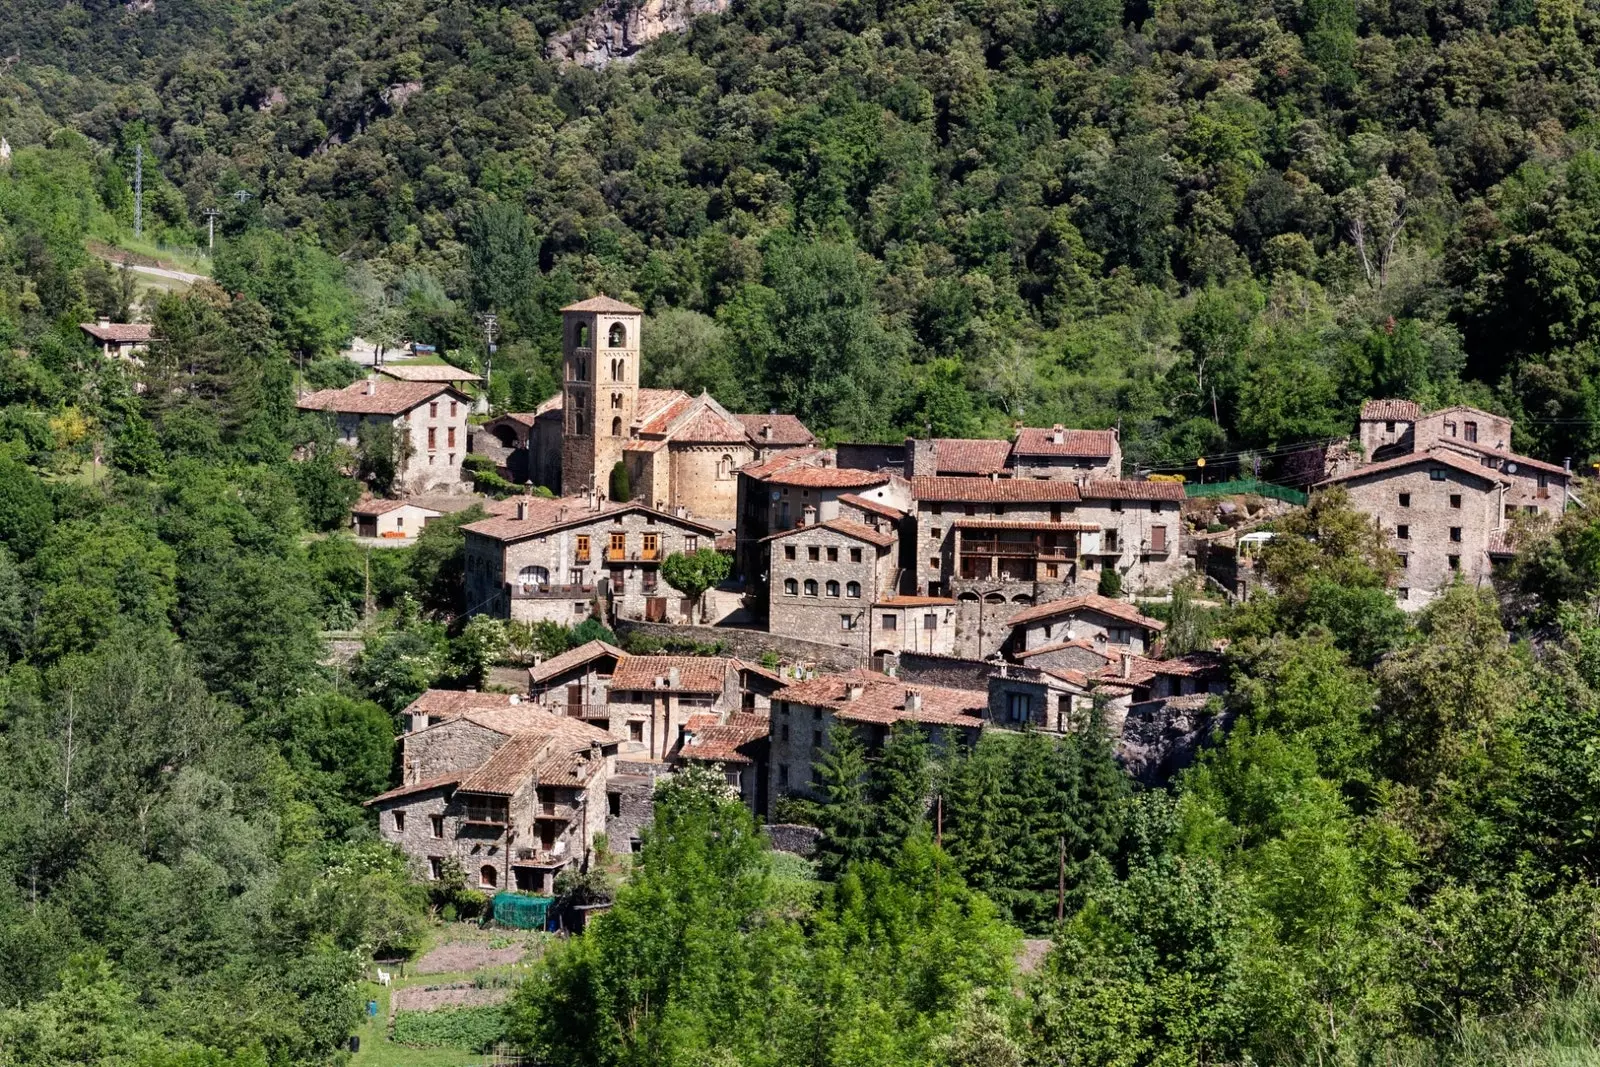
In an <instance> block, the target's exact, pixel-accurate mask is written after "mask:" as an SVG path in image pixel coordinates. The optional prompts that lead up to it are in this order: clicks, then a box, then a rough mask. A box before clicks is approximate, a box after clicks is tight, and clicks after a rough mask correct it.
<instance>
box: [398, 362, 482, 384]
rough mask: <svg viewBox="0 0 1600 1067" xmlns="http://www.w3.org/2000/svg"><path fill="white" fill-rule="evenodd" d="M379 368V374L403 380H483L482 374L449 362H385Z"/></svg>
mask: <svg viewBox="0 0 1600 1067" xmlns="http://www.w3.org/2000/svg"><path fill="white" fill-rule="evenodd" d="M377 370H378V373H379V374H384V375H387V376H389V377H390V378H394V379H397V380H398V381H402V382H481V381H483V378H482V376H481V375H477V374H473V373H472V372H471V371H469V370H462V369H461V368H460V367H452V366H449V365H448V364H440V363H433V364H428V365H425V366H421V367H413V366H406V365H403V364H397V365H395V366H389V365H388V364H385V365H384V366H382V367H379V368H377Z"/></svg>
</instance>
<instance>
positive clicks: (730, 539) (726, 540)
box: [711, 530, 739, 552]
mask: <svg viewBox="0 0 1600 1067" xmlns="http://www.w3.org/2000/svg"><path fill="white" fill-rule="evenodd" d="M711 547H712V548H714V549H716V550H717V551H718V552H732V551H733V550H734V549H736V548H738V547H739V535H738V533H736V532H735V531H733V530H729V531H728V532H727V533H719V534H717V536H716V539H715V540H714V541H712V542H711Z"/></svg>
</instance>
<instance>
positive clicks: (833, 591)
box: [823, 578, 839, 596]
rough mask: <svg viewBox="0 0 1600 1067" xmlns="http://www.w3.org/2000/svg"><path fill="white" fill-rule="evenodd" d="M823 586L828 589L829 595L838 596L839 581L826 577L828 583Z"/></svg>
mask: <svg viewBox="0 0 1600 1067" xmlns="http://www.w3.org/2000/svg"><path fill="white" fill-rule="evenodd" d="M823 588H825V589H826V590H827V591H828V595H829V596H838V595H839V583H838V582H836V581H834V580H833V579H831V578H830V579H828V584H827V585H826V586H824V587H823Z"/></svg>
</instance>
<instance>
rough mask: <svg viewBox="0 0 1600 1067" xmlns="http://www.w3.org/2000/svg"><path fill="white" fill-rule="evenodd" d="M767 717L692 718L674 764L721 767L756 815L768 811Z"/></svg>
mask: <svg viewBox="0 0 1600 1067" xmlns="http://www.w3.org/2000/svg"><path fill="white" fill-rule="evenodd" d="M770 733H771V719H770V718H769V717H768V716H767V715H757V714H751V713H749V712H739V713H736V714H734V715H732V716H730V717H729V718H728V719H727V720H726V721H719V720H718V719H717V717H716V716H713V715H694V716H691V717H690V719H689V722H688V723H686V724H685V726H684V731H683V743H682V744H681V745H679V746H678V750H677V752H676V753H675V754H674V756H673V762H674V763H675V764H677V765H680V766H681V765H685V764H693V763H698V764H702V765H708V766H717V767H721V768H722V773H723V774H724V775H725V776H726V777H727V779H728V784H729V785H730V786H732V787H733V789H734V790H735V791H736V792H737V793H738V794H739V798H740V799H741V800H743V801H744V803H745V806H746V807H748V808H749V809H750V810H751V811H752V812H754V813H755V814H756V815H765V814H766V812H767V806H768V801H767V789H768V780H767V779H768V770H767V760H768V753H769V750H770V743H769V740H768V737H769V734H770Z"/></svg>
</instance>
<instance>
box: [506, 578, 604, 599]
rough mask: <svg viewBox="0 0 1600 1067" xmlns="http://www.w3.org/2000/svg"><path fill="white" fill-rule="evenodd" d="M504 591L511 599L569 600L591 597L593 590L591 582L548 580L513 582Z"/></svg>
mask: <svg viewBox="0 0 1600 1067" xmlns="http://www.w3.org/2000/svg"><path fill="white" fill-rule="evenodd" d="M506 591H507V593H508V594H510V596H511V599H512V600H571V599H573V598H574V597H579V598H588V597H592V596H594V592H595V590H594V584H593V583H592V582H586V583H584V584H582V585H559V584H555V583H548V582H547V583H544V584H542V585H521V584H517V583H514V582H513V583H510V584H508V585H507V586H506Z"/></svg>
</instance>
